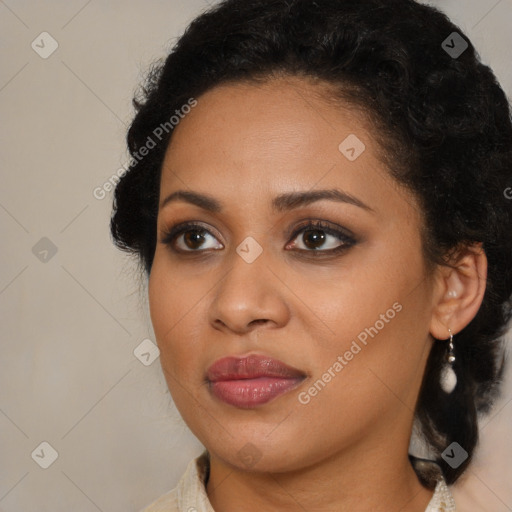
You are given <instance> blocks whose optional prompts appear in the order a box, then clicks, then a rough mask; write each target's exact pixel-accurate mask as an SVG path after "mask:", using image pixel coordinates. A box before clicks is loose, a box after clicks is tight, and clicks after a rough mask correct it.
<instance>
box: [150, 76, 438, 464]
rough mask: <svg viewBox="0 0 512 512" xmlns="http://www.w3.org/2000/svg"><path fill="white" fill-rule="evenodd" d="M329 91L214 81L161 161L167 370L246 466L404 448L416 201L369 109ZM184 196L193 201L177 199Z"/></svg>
mask: <svg viewBox="0 0 512 512" xmlns="http://www.w3.org/2000/svg"><path fill="white" fill-rule="evenodd" d="M323 91H324V89H323V86H321V85H318V84H316V85H315V84H312V83H309V82H305V81H302V80H300V79H291V78H289V79H279V80H274V81H272V82H267V83H265V84H264V85H248V84H228V85H222V86H219V87H217V88H215V89H213V90H211V91H209V92H207V93H206V94H204V95H203V96H201V97H200V98H198V99H197V100H198V103H197V106H195V107H194V108H192V109H191V112H190V113H189V114H187V115H186V116H185V117H184V118H183V119H182V120H181V121H180V123H179V125H178V126H177V127H176V128H175V131H174V134H173V138H172V142H171V144H170V146H169V148H168V151H167V154H166V158H165V162H164V165H163V169H162V180H161V190H160V210H159V214H158V242H157V248H156V252H155V257H154V263H153V267H152V270H151V274H150V278H149V300H150V310H151V318H152V323H153V326H154V331H155V335H156V339H157V342H158V346H159V348H160V351H161V364H162V367H163V370H164V373H165V376H166V379H167V383H168V386H169V389H170V392H171V395H172V397H173V400H174V402H175V404H176V406H177V408H178V409H179V411H180V413H181V415H182V416H183V418H184V420H185V421H186V423H187V424H188V425H189V427H190V429H191V430H192V431H193V432H194V434H195V435H196V436H197V437H198V438H199V440H200V441H201V442H202V443H203V444H204V445H205V446H206V448H208V450H209V451H210V452H211V453H212V454H213V455H215V456H216V457H218V458H220V459H222V460H224V461H225V462H227V463H228V464H231V465H234V466H236V467H239V468H247V467H249V466H254V469H260V470H262V471H268V470H272V471H276V472H280V471H288V470H292V469H298V468H301V467H305V466H307V465H310V464H314V463H317V462H319V461H322V460H326V459H327V458H329V457H331V456H333V455H336V454H340V453H342V452H344V453H345V454H346V455H347V456H348V454H350V453H351V454H353V456H360V454H361V453H362V452H363V451H364V453H365V456H366V455H370V454H371V453H374V452H375V451H378V450H385V449H386V448H387V446H386V440H387V439H391V438H392V439H393V440H394V441H393V449H394V450H403V452H404V453H407V447H408V443H409V435H410V428H411V423H412V417H413V410H414V404H415V401H416V398H417V394H418V390H419V386H420V384H421V379H422V375H423V372H424V366H425V363H426V358H427V356H428V352H429V349H430V346H431V342H432V339H431V337H430V335H429V326H430V321H431V317H432V297H433V285H432V279H431V278H430V277H428V275H427V274H426V269H425V264H424V260H423V257H422V248H421V241H420V226H421V217H420V213H419V208H418V206H417V203H416V201H415V199H414V197H413V196H412V195H411V194H410V193H409V192H406V191H405V190H404V189H402V188H400V187H399V185H398V184H397V183H396V182H395V181H394V180H393V179H392V178H391V177H390V176H389V174H388V171H387V170H386V168H385V166H384V165H383V164H382V163H381V161H379V159H378V158H377V151H378V146H377V143H376V140H375V138H374V132H373V131H372V128H371V126H369V125H368V124H367V123H366V122H365V120H364V118H363V117H362V115H361V113H359V112H358V111H356V110H354V109H352V108H351V107H350V106H349V105H346V106H345V107H343V108H342V107H339V106H333V105H332V104H331V105H329V104H327V103H326V102H325V100H323V99H322V98H321V95H320V94H319V93H322V92H323ZM177 191H183V192H186V193H187V194H194V196H192V195H190V196H188V199H187V196H182V197H181V198H177V197H176V196H174V199H169V200H168V201H166V199H167V198H169V196H171V194H175V193H176V192H177ZM325 191H330V192H329V194H327V193H326V192H325ZM199 197H200V198H201V201H197V200H195V199H194V198H196V199H197V198H199ZM308 221H312V222H313V224H315V223H318V222H320V221H321V222H322V225H321V226H320V227H318V226H317V225H313V226H312V227H304V226H305V225H307V223H308ZM188 222H193V223H196V224H197V225H198V226H199V227H197V226H192V227H189V228H188V231H186V232H182V233H181V234H177V235H176V236H175V237H174V240H167V242H166V243H163V242H162V240H163V239H164V238H165V234H166V232H168V231H170V230H171V229H172V228H173V227H174V226H177V225H178V224H180V225H182V224H183V223H188ZM194 229H195V231H194ZM337 249H341V250H339V251H337V252H335V251H336V250H337ZM245 356H262V357H261V358H259V359H258V357H252V358H249V359H243V358H244V357H245ZM226 357H232V358H234V359H232V360H231V361H230V363H226V364H223V362H222V361H221V362H220V363H219V365H218V366H217V367H216V368H213V369H211V368H210V367H211V366H212V365H213V363H215V362H216V361H218V360H219V359H224V358H226ZM270 358H272V359H275V360H278V361H280V362H282V363H284V364H285V365H287V366H288V367H290V368H293V369H295V371H290V370H289V369H283V367H282V366H279V364H278V363H276V365H277V366H274V365H273V364H271V363H269V359H270ZM224 362H225V361H224ZM400 439H401V440H402V441H403V442H402V443H400Z"/></svg>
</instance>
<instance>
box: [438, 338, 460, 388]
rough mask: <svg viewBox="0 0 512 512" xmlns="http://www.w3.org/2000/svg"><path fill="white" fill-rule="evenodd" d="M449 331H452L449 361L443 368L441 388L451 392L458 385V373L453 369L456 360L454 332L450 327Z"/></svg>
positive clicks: (447, 358)
mask: <svg viewBox="0 0 512 512" xmlns="http://www.w3.org/2000/svg"><path fill="white" fill-rule="evenodd" d="M448 332H449V333H450V342H449V344H448V355H447V357H446V361H447V362H446V363H445V364H444V366H443V368H442V369H441V389H442V390H443V391H444V392H445V393H448V394H449V393H451V392H452V391H453V390H454V389H455V386H456V385H457V375H456V374H455V371H454V369H453V362H454V361H455V356H454V355H453V334H452V331H451V330H450V329H448Z"/></svg>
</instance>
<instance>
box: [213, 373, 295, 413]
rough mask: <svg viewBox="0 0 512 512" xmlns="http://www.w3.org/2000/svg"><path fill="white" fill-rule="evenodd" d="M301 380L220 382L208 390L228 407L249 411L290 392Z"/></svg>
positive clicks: (275, 378)
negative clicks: (232, 406)
mask: <svg viewBox="0 0 512 512" xmlns="http://www.w3.org/2000/svg"><path fill="white" fill-rule="evenodd" d="M303 380H304V379H303V378H293V379H292V378H290V379H283V378H279V377H258V378H255V379H240V380H222V381H217V382H211V383H210V390H211V392H212V393H213V394H214V395H215V396H216V397H217V398H219V399H220V400H222V401H223V402H225V403H227V404H229V405H234V406H235V407H241V408H244V409H250V408H252V407H256V406H258V405H262V404H266V403H267V402H270V400H273V399H274V398H276V397H278V396H280V395H282V394H284V393H287V392H288V391H291V390H292V389H294V388H296V387H297V386H298V385H299V384H300V383H301V382H302V381H303Z"/></svg>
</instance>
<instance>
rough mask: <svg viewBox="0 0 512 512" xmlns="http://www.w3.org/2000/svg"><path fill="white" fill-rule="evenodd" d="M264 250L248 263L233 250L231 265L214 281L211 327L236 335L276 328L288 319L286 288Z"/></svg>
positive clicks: (210, 314) (210, 313)
mask: <svg viewBox="0 0 512 512" xmlns="http://www.w3.org/2000/svg"><path fill="white" fill-rule="evenodd" d="M270 259H271V258H267V257H266V255H265V251H263V253H262V254H261V255H260V256H259V257H258V258H257V259H256V260H255V261H253V262H252V263H247V262H246V261H245V260H244V259H243V258H242V257H240V256H239V255H238V254H235V256H234V258H233V261H232V266H231V268H230V269H229V270H228V271H227V273H226V274H225V276H224V277H223V278H222V279H221V280H220V281H219V282H218V284H217V285H216V287H215V289H214V291H213V299H212V302H211V304H210V312H209V316H210V323H211V325H212V326H213V327H214V328H215V329H220V330H226V331H230V332H232V333H236V334H239V335H243V334H247V333H249V332H251V331H253V330H255V329H259V328H261V326H265V328H272V329H273V328H279V327H282V326H284V325H285V324H286V323H287V322H288V319H289V313H290V311H289V307H288V305H287V301H286V291H287V290H288V288H287V287H286V286H285V284H284V283H283V282H282V281H281V280H280V278H279V277H278V276H277V272H276V270H277V269H273V268H272V264H271V262H270Z"/></svg>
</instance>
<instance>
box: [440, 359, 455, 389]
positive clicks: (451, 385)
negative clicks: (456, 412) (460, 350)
mask: <svg viewBox="0 0 512 512" xmlns="http://www.w3.org/2000/svg"><path fill="white" fill-rule="evenodd" d="M456 385H457V375H455V372H454V371H453V368H452V367H451V365H449V364H446V365H444V366H443V369H442V370H441V389H442V390H443V391H444V392H445V393H451V392H452V391H453V390H454V389H455V386H456Z"/></svg>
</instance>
